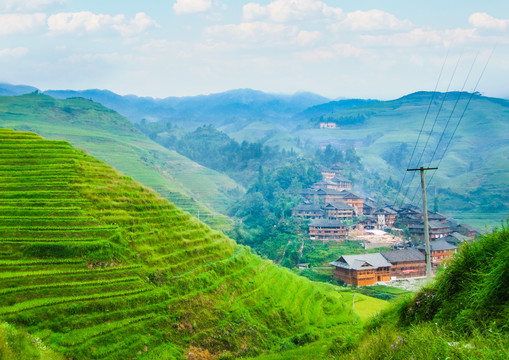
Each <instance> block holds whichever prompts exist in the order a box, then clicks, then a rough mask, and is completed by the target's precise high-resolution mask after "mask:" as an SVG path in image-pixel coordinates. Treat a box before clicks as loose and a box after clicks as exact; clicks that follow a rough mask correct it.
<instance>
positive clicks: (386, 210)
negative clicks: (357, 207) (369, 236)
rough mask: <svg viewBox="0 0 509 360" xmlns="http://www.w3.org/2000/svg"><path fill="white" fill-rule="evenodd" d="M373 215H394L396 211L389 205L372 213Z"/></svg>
mask: <svg viewBox="0 0 509 360" xmlns="http://www.w3.org/2000/svg"><path fill="white" fill-rule="evenodd" d="M373 214H374V215H396V211H394V210H392V209H391V208H389V207H383V208H381V209H378V210H377V211H375V212H374V213H373Z"/></svg>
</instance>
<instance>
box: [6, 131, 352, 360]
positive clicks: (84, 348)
mask: <svg viewBox="0 0 509 360" xmlns="http://www.w3.org/2000/svg"><path fill="white" fill-rule="evenodd" d="M0 150H1V151H0V217H1V219H2V221H1V223H0V264H1V266H0V320H2V321H6V322H8V323H10V324H13V325H15V326H16V327H19V328H22V329H27V330H28V331H29V332H30V333H31V334H33V335H35V336H36V337H38V338H40V339H41V340H42V341H44V342H45V343H46V344H48V345H50V346H51V347H52V348H53V349H55V350H56V351H58V352H59V353H61V354H63V355H65V356H72V357H74V358H87V359H104V358H108V359H130V358H140V359H149V358H152V359H153V358H158V359H159V358H161V359H173V358H182V357H183V356H184V355H186V354H188V353H192V352H194V353H200V354H207V353H212V354H215V355H219V354H223V353H225V352H226V353H231V354H236V355H254V354H257V353H259V352H260V351H262V350H265V349H270V348H277V347H278V346H279V345H280V343H281V342H282V341H286V340H285V339H294V338H295V339H297V340H295V341H298V342H306V341H312V340H313V339H315V338H316V337H323V336H329V334H330V332H331V331H333V329H334V328H337V327H339V328H342V329H347V328H348V327H349V326H351V325H346V324H351V321H352V319H356V318H357V316H356V315H354V314H352V313H351V312H350V313H349V311H351V309H349V304H350V298H349V297H347V298H343V297H342V296H341V294H340V293H338V292H337V291H335V290H334V289H333V288H332V287H330V286H328V285H325V284H313V283H311V282H310V281H308V280H307V279H304V278H301V277H297V276H296V275H294V274H293V273H291V272H289V271H287V270H285V269H282V268H278V267H276V266H274V265H272V264H271V263H269V262H267V261H264V260H262V259H260V258H259V257H257V256H254V255H252V254H251V253H250V252H249V250H248V249H246V248H244V247H240V246H237V245H236V244H235V243H234V242H233V241H232V240H230V239H228V238H226V237H225V236H224V235H222V234H221V233H220V232H217V231H214V230H211V229H210V228H209V227H208V226H206V225H204V224H203V223H201V222H199V221H197V220H196V219H195V218H193V217H191V216H190V215H189V214H187V213H185V212H182V211H181V210H180V209H178V208H176V207H175V206H174V205H173V204H171V203H169V202H168V201H167V200H166V199H163V198H161V197H159V196H158V195H157V194H156V193H155V192H153V191H152V190H150V189H148V188H146V187H144V186H142V185H141V184H139V183H137V182H135V181H133V180H132V179H131V178H129V177H126V176H123V175H122V174H120V173H118V172H116V171H114V170H113V169H112V168H110V167H109V166H108V165H106V164H104V163H102V162H100V161H98V160H96V159H94V158H93V157H91V156H89V155H87V154H85V153H84V152H82V151H79V150H76V149H74V148H73V147H72V146H71V145H70V144H69V143H67V142H64V141H47V140H44V139H43V138H41V137H39V136H38V135H36V134H35V133H30V132H15V131H12V130H8V129H1V130H0ZM359 298H361V297H360V296H359ZM306 334H307V335H306ZM306 339H307V340H306ZM292 341H293V340H292ZM0 350H1V347H0Z"/></svg>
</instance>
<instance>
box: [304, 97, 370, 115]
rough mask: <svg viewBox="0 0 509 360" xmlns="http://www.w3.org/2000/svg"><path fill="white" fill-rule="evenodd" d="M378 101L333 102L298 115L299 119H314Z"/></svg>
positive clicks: (310, 108) (345, 100) (353, 100)
mask: <svg viewBox="0 0 509 360" xmlns="http://www.w3.org/2000/svg"><path fill="white" fill-rule="evenodd" d="M377 101H378V100H364V99H341V100H337V101H331V102H328V103H325V104H320V105H315V106H311V107H309V108H307V109H306V110H304V111H303V112H301V113H299V114H297V115H296V118H299V119H313V118H317V117H320V116H323V115H327V114H331V113H334V112H336V111H341V110H347V109H353V108H357V107H359V106H363V105H366V104H369V103H372V102H377Z"/></svg>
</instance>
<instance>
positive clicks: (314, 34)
mask: <svg viewBox="0 0 509 360" xmlns="http://www.w3.org/2000/svg"><path fill="white" fill-rule="evenodd" d="M321 38H322V33H321V32H320V31H306V30H301V31H299V33H298V34H297V38H296V39H295V40H296V42H297V43H299V44H300V45H310V44H313V43H315V42H316V41H318V40H320V39H321Z"/></svg>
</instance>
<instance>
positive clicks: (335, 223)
mask: <svg viewBox="0 0 509 360" xmlns="http://www.w3.org/2000/svg"><path fill="white" fill-rule="evenodd" d="M309 226H319V227H329V228H335V227H343V226H345V225H344V224H343V223H342V222H341V221H339V220H328V219H315V220H313V221H311V223H310V224H309Z"/></svg>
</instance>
